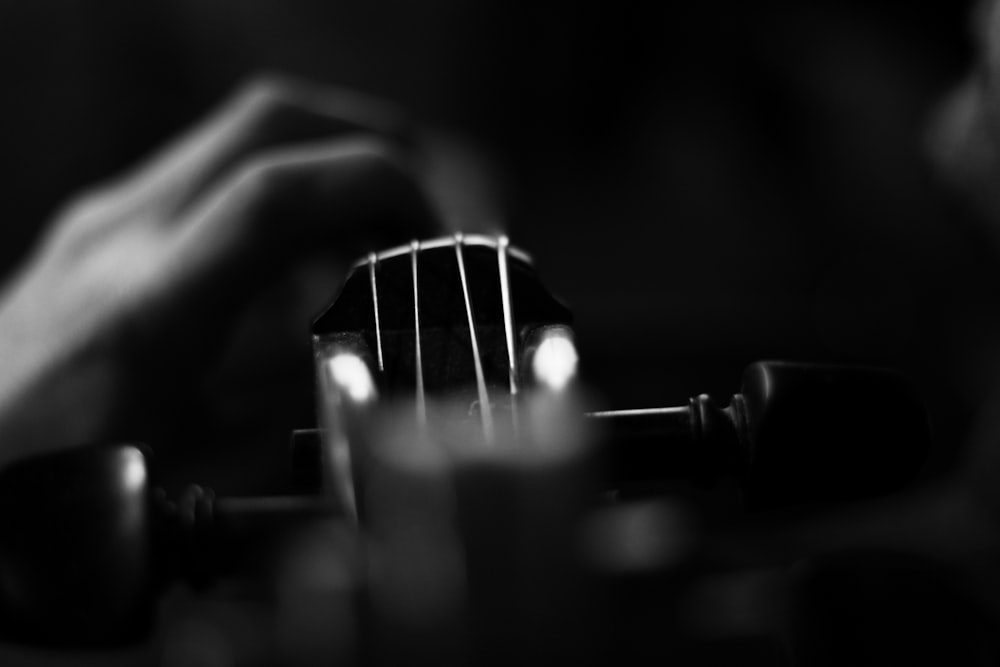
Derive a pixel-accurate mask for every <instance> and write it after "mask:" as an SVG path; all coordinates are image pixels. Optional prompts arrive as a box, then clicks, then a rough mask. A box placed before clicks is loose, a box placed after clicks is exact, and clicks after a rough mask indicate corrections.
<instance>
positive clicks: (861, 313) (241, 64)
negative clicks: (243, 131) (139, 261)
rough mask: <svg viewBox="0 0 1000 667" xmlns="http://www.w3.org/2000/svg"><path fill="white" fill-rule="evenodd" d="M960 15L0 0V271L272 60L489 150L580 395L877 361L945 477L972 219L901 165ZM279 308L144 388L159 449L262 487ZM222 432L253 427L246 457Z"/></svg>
mask: <svg viewBox="0 0 1000 667" xmlns="http://www.w3.org/2000/svg"><path fill="white" fill-rule="evenodd" d="M969 21H970V19H969V6H968V4H967V3H962V2H950V1H944V0H938V1H937V2H924V3H917V4H916V5H915V4H913V3H907V2H903V1H901V0H900V1H890V0H881V1H879V2H860V1H858V2H844V1H842V0H841V1H834V0H827V1H820V0H812V1H810V2H752V3H747V2H737V1H734V0H727V1H723V2H711V3H707V2H704V3H699V2H685V3H679V2H664V3H621V2H616V3H611V2H608V3H599V2H592V3H570V2H565V3H560V2H551V1H546V2H531V3H516V2H515V3H510V2H493V1H489V2H478V3H467V2H458V1H456V0H434V1H428V2H421V3H411V2H407V1H403V0H395V1H390V0H380V1H374V2H319V1H316V0H299V1H297V2H288V1H287V0H285V1H282V2H277V1H264V0H253V1H237V0H220V1H216V2H200V1H196V0H183V1H175V2H143V3H133V2H124V1H120V0H114V1H106V2H101V3H84V2H75V1H70V0H39V1H37V2H32V3H5V4H4V6H3V7H2V8H0V54H2V61H3V63H4V68H3V71H4V86H5V90H6V94H5V97H4V104H3V106H2V108H0V119H2V122H0V146H2V147H3V164H4V166H5V167H6V169H5V172H6V174H7V175H6V178H5V181H4V182H5V184H6V185H7V187H6V188H5V190H4V193H3V197H2V199H0V213H2V216H3V217H2V219H3V221H4V224H3V225H2V227H0V266H2V267H6V268H8V269H9V268H11V267H13V266H15V265H16V262H17V261H18V260H19V259H20V258H22V257H23V256H24V253H25V251H26V250H27V249H28V248H30V247H31V244H32V242H33V240H34V239H35V238H37V235H38V233H39V231H40V230H41V229H42V228H43V227H44V225H45V223H46V221H48V220H50V219H51V217H52V216H53V214H54V213H55V212H56V211H57V210H58V207H59V205H60V203H61V202H63V201H65V200H66V198H67V197H68V196H70V195H71V194H73V193H74V192H77V191H79V190H80V189H81V188H83V187H85V186H87V185H89V184H91V183H93V182H97V181H101V180H104V179H108V178H110V177H113V176H114V175H115V174H117V173H121V172H122V171H123V170H125V169H126V168H127V167H128V166H130V165H132V164H134V163H135V162H136V161H137V160H139V159H140V158H142V157H143V156H144V155H146V154H147V153H148V152H149V151H150V150H151V149H152V148H154V147H156V146H158V145H161V144H162V143H163V142H164V141H166V140H167V139H169V138H170V137H171V136H173V135H175V134H176V133H177V132H178V131H180V130H181V129H183V128H185V127H186V126H188V125H189V124H190V123H192V122H193V121H194V120H195V119H197V118H198V117H200V116H201V115H202V114H203V113H204V112H206V111H207V110H209V109H211V108H212V107H213V106H214V105H215V104H217V103H218V102H219V101H220V100H221V99H222V98H224V97H225V96H226V95H227V94H228V93H230V92H231V91H232V90H233V89H234V88H235V87H236V86H237V85H238V84H239V83H240V82H241V81H244V80H245V79H246V78H247V77H248V76H250V75H252V74H253V73H254V72H257V71H261V70H270V71H283V72H289V73H293V74H297V75H300V76H303V77H307V78H312V79H316V80H319V81H326V82H332V83H337V84H341V85H345V86H349V87H354V88H358V89H360V90H364V91H367V92H370V93H374V94H376V95H379V96H382V97H385V98H387V99H390V100H393V101H396V102H398V103H399V104H401V105H403V106H404V107H406V108H407V109H409V110H410V111H411V112H412V113H413V115H414V117H415V118H416V119H418V120H419V121H421V122H424V123H427V124H429V125H435V126H443V127H448V128H452V129H454V130H456V131H459V132H462V133H464V134H465V135H467V136H468V137H470V138H471V139H473V140H474V141H475V142H476V143H477V145H478V146H480V147H481V148H483V149H484V150H485V151H486V152H487V153H488V154H490V155H491V156H492V157H493V159H494V160H495V161H496V163H497V164H499V165H500V167H501V169H500V171H501V173H503V174H504V175H505V178H504V191H505V192H506V193H507V195H508V198H507V212H506V215H507V220H508V223H509V226H510V228H511V235H512V238H513V239H514V242H515V243H517V244H518V245H520V246H522V247H524V248H526V249H527V250H529V251H530V252H531V253H532V254H533V255H534V256H535V258H536V261H537V264H538V266H539V269H540V271H541V272H542V276H543V278H544V279H545V280H546V281H547V283H548V284H549V285H550V286H551V288H552V290H553V291H554V292H556V293H557V294H558V295H560V296H561V297H562V298H563V299H564V300H565V301H566V302H567V303H568V304H569V305H570V306H571V307H572V308H573V310H574V312H575V314H576V318H577V332H578V335H579V339H580V346H581V349H582V357H583V364H584V371H585V373H586V376H587V378H588V381H589V383H590V386H591V387H593V388H594V390H595V392H596V394H597V395H598V396H599V397H600V400H601V401H602V402H603V403H604V404H605V405H607V406H609V407H640V406H648V405H656V404H668V403H674V402H683V401H684V400H686V398H687V397H688V396H690V395H693V394H695V393H699V392H710V393H713V394H715V395H717V396H719V397H720V398H724V397H725V396H727V395H728V394H731V393H732V392H734V391H735V390H736V389H737V388H738V382H739V376H740V371H741V369H742V368H743V367H744V366H745V365H746V364H748V363H750V362H752V361H754V360H757V359H761V358H789V359H803V360H822V361H851V362H864V363H878V364H886V365H890V366H895V367H898V368H901V369H903V370H904V371H906V372H907V373H908V374H909V375H910V376H911V377H912V378H913V379H914V381H915V383H917V385H918V386H919V388H920V390H921V391H923V392H924V393H925V395H926V396H927V397H928V402H929V403H930V404H932V405H933V406H934V418H935V422H936V424H937V427H938V431H939V435H940V434H942V433H943V434H944V436H943V437H939V442H938V448H937V449H936V450H935V453H934V456H933V458H932V462H931V466H930V469H931V470H933V471H939V470H944V469H947V468H948V467H949V466H951V465H952V463H953V462H954V460H955V457H956V453H957V452H958V451H959V449H960V444H961V442H962V434H963V432H964V429H965V428H966V427H967V424H968V420H969V418H970V415H971V414H972V412H973V411H974V410H975V408H976V407H977V405H978V403H979V401H980V400H981V398H982V397H983V394H984V392H985V391H986V390H987V388H988V387H989V385H990V382H991V380H992V375H993V373H992V371H991V368H996V367H997V361H998V359H1000V357H998V356H997V352H998V350H997V345H996V342H995V340H994V339H995V338H996V336H995V334H996V332H997V325H998V324H1000V323H998V320H997V313H998V312H1000V311H998V310H997V309H996V308H995V307H994V306H993V302H994V294H993V292H994V286H995V269H994V265H995V262H994V261H993V259H994V256H993V252H992V248H990V247H989V246H988V244H985V243H984V242H983V239H985V238H987V237H988V234H986V233H985V231H984V229H985V224H986V223H984V222H983V221H980V220H977V219H975V218H973V217H971V216H969V215H968V214H967V213H966V212H965V211H964V210H963V209H962V208H961V207H959V206H957V205H956V202H955V201H953V200H952V199H951V198H949V196H947V193H945V192H944V191H943V190H941V189H940V188H939V187H938V185H937V180H936V178H935V176H934V174H933V173H932V171H931V170H929V169H928V167H927V160H926V158H925V153H926V151H925V148H926V127H927V122H928V119H929V117H930V116H931V115H932V114H933V112H934V110H935V109H936V108H937V107H938V105H939V104H940V102H941V101H942V100H943V99H944V97H945V96H946V94H947V93H948V91H949V90H950V89H951V88H952V87H953V86H954V85H955V84H956V83H957V82H958V81H960V80H961V79H962V77H963V76H964V75H965V73H966V71H967V70H968V67H969V64H970V62H971V58H972V44H971V38H970V36H971V31H970V30H969V27H968V26H969ZM335 287H336V286H335V285H330V286H329V290H326V293H332V292H333V290H334V289H335ZM319 305H320V304H319V303H317V304H316V306H317V307H318V306H319ZM307 324H308V323H307V322H302V323H301V326H300V325H299V324H295V325H294V326H293V327H292V328H291V329H290V330H289V329H287V328H286V330H284V331H283V333H282V334H281V335H283V336H284V337H285V338H286V339H287V338H288V337H289V336H291V337H292V338H295V339H296V340H298V341H299V342H298V343H297V345H298V346H297V347H296V348H295V351H294V352H292V353H290V356H287V355H286V356H281V355H276V357H275V358H274V359H270V360H269V359H261V358H260V357H258V358H256V359H255V360H253V361H252V362H251V363H247V360H248V357H247V356H245V355H244V356H240V355H236V357H237V359H238V361H239V362H241V363H243V365H244V368H243V369H242V370H243V371H244V372H242V374H241V373H240V372H237V373H236V374H235V377H237V379H235V380H233V379H231V378H230V379H228V380H224V381H219V382H218V383H216V384H211V382H210V383H209V384H208V385H207V386H206V387H200V388H194V387H193V388H192V391H191V395H190V396H184V397H178V398H177V404H176V405H171V406H165V407H169V408H170V417H169V419H168V421H169V422H170V425H169V429H167V431H168V432H167V433H165V434H160V435H155V434H154V435H150V438H151V439H153V440H157V439H159V440H161V441H162V442H154V444H155V445H156V446H157V447H158V448H159V449H160V450H161V451H163V452H164V457H165V459H166V460H167V461H170V460H172V459H171V457H177V460H184V461H187V462H190V463H191V464H192V465H193V466H195V467H196V468H197V467H201V468H202V469H203V470H205V471H207V470H208V468H214V469H216V472H218V471H220V470H225V471H226V473H225V474H224V475H223V474H221V473H220V475H221V478H224V479H225V480H229V481H221V482H220V483H222V484H223V485H224V486H225V485H227V484H232V485H234V486H236V487H241V488H243V487H246V488H253V487H254V485H266V483H265V482H264V481H263V480H264V478H265V477H266V475H263V473H254V472H253V471H254V470H255V469H257V468H256V464H255V463H254V461H270V462H274V461H276V460H278V459H279V458H280V457H281V456H283V455H284V453H283V450H282V446H283V442H284V437H285V436H284V434H286V433H287V429H288V427H290V426H293V425H299V426H302V425H307V424H303V423H302V422H303V421H306V422H308V421H309V420H310V419H311V414H310V410H311V398H310V396H311V390H312V388H311V375H310V370H309V361H308V338H307ZM193 325H194V326H196V324H193ZM248 326H249V327H250V328H253V322H251V323H250V324H249V325H248ZM289 331H291V333H290V334H289ZM216 334H217V332H213V331H205V335H206V336H212V335H216ZM270 335H277V334H275V333H274V332H273V331H272V332H270V333H266V332H265V333H263V334H260V335H259V336H258V338H257V339H258V340H266V339H267V336H270ZM250 347H252V346H250ZM263 348H264V349H265V350H266V349H267V346H263ZM159 353H160V354H165V355H169V354H183V353H184V351H183V350H176V349H172V348H171V347H170V345H169V341H165V342H164V348H163V349H162V350H161V351H160V352H159ZM234 363H235V362H232V361H230V366H232V365H234ZM236 365H238V364H236ZM260 368H266V369H268V370H267V372H266V373H263V372H261V373H257V371H256V370H255V369H258V370H259V369H260ZM255 373H257V374H256V375H255ZM223 376H225V374H223ZM225 377H228V376H225ZM269 383H270V386H271V387H273V386H274V385H275V383H284V384H285V385H287V386H291V387H295V388H296V391H294V392H291V393H289V392H287V391H286V392H283V393H280V396H283V397H284V399H285V400H284V403H283V402H282V400H279V399H277V398H276V396H275V392H273V391H269V390H268V387H267V385H268V384H269ZM206 403H211V404H212V407H211V408H207V407H205V404H206ZM223 404H224V405H223ZM220 405H222V406H223V407H224V408H225V410H228V412H226V416H225V417H218V416H217V415H218V414H219V410H218V409H217V408H219V407H220ZM210 413H211V414H212V415H216V416H214V417H211V418H209V417H208V416H207V415H208V414H210ZM212 419H214V420H216V421H211V420H212ZM239 434H243V435H246V434H255V438H254V439H258V440H261V441H268V442H272V443H273V442H275V441H277V442H278V443H279V444H278V445H273V444H272V445H262V446H261V448H260V451H262V452H268V453H266V454H256V455H255V454H252V453H251V452H253V451H257V450H256V449H254V448H252V447H249V446H248V445H246V444H245V443H244V442H238V441H240V439H241V438H243V435H239ZM209 440H210V441H212V442H211V443H206V441H209ZM206 444H210V445H211V447H207V446H206ZM213 452H215V453H217V455H213ZM254 456H256V457H258V458H256V459H255V458H253V457H254ZM261 457H263V458H261ZM212 461H215V463H214V464H213V463H212ZM237 463H238V465H237ZM168 467H169V466H168ZM185 470H186V468H185ZM184 474H188V473H187V472H185V473H184ZM203 474H205V475H207V476H208V477H209V478H211V477H212V476H213V475H214V474H215V473H212V472H204V473H203Z"/></svg>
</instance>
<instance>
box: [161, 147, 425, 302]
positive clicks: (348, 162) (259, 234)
mask: <svg viewBox="0 0 1000 667" xmlns="http://www.w3.org/2000/svg"><path fill="white" fill-rule="evenodd" d="M180 225H181V226H180V227H179V228H178V237H177V240H176V244H175V248H174V251H175V263H174V266H175V267H176V269H175V275H178V277H179V278H180V279H181V280H183V281H188V280H190V281H195V283H196V284H198V285H203V286H209V285H219V286H220V288H223V289H224V288H225V286H227V285H232V284H234V283H236V284H239V285H242V286H244V288H245V289H246V288H247V287H248V286H250V285H258V284H261V281H266V280H267V279H269V278H270V277H272V276H273V275H274V274H275V273H278V272H281V271H283V270H284V269H285V268H287V266H289V265H290V264H291V263H293V262H294V261H296V260H297V259H301V258H302V257H303V256H305V255H309V254H315V253H317V252H334V253H335V254H336V255H337V256H339V257H340V258H342V259H350V258H352V257H354V256H357V255H359V254H361V253H362V252H364V251H367V250H370V249H372V248H375V247H380V246H386V245H391V244H394V243H398V242H402V241H405V240H408V239H412V238H422V237H426V236H429V235H432V234H435V233H436V232H437V229H438V224H437V219H436V217H435V215H434V213H433V210H432V206H431V204H430V203H429V201H428V199H427V197H426V196H425V194H424V192H423V190H422V189H421V187H420V186H419V184H418V182H417V180H416V179H415V177H414V176H413V175H412V174H411V173H410V172H409V170H408V169H407V166H406V163H405V160H404V159H403V158H402V157H401V156H400V154H399V153H398V151H396V150H395V149H393V148H391V147H390V146H389V145H388V144H386V143H383V142H380V141H378V140H376V139H372V138H364V137H356V138H353V139H350V140H340V141H335V142H332V143H327V144H321V145H316V144H311V145H307V146H301V147H296V148H291V149H284V150H281V151H275V152H271V153H267V154H262V155H261V156H258V157H257V158H255V159H253V160H251V161H249V162H248V163H247V164H246V165H244V166H243V167H241V168H240V169H238V170H236V171H235V172H234V173H233V174H231V175H229V176H228V177H227V178H225V179H223V180H222V181H221V182H220V183H219V185H218V186H217V187H216V188H214V189H213V190H212V191H210V192H208V193H206V194H205V196H204V197H203V198H202V200H201V201H200V202H199V203H198V204H197V205H195V206H193V207H192V210H191V212H190V214H189V215H188V216H187V217H186V220H184V221H183V222H181V223H180Z"/></svg>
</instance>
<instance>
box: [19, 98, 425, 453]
mask: <svg viewBox="0 0 1000 667" xmlns="http://www.w3.org/2000/svg"><path fill="white" fill-rule="evenodd" d="M412 136H413V134H412V132H411V131H410V129H409V128H408V126H407V121H406V119H405V117H404V116H403V115H402V114H401V113H400V112H399V111H397V110H396V109H393V108H391V107H389V106H387V105H385V104H383V103H381V102H377V101H374V100H371V99H368V98H366V97H363V96H361V95H358V94H355V93H351V92H348V91H344V90H338V89H332V88H323V87H318V86H313V85H309V84H305V83H301V82H292V81H288V80H280V79H270V80H263V81H258V82H255V83H252V84H251V85H249V86H247V87H246V88H245V89H244V90H243V91H242V92H240V93H238V94H237V95H235V97H233V99H231V100H229V101H228V102H226V103H225V104H223V105H222V107H221V108H220V109H218V110H217V111H216V112H215V113H214V114H212V115H211V116H210V117H209V118H208V119H207V120H206V121H204V122H203V123H201V124H200V125H198V126H197V127H195V128H194V129H193V130H191V131H190V132H189V133H187V134H186V135H185V136H182V137H181V138H180V139H178V140H177V141H176V142H175V143H173V144H172V145H170V146H168V147H167V148H166V149H165V150H163V151H162V152H160V153H159V154H158V155H156V156H155V157H154V158H153V159H151V160H150V161H149V162H148V163H146V164H143V165H141V166H139V167H138V168H136V169H135V170H134V171H132V172H131V173H128V174H126V175H124V176H122V177H121V178H119V179H117V180H114V181H113V182H110V183H106V184H104V185H102V186H99V187H97V188H94V189H93V190H91V191H89V192H86V193H84V194H83V195H82V196H80V197H78V198H76V199H75V200H74V201H72V202H71V203H70V204H69V205H68V206H67V207H66V208H65V209H64V211H63V212H62V214H61V215H59V216H57V219H56V220H55V222H54V224H53V226H52V228H51V230H50V231H49V233H48V234H47V236H46V237H45V238H44V239H43V241H42V243H41V244H40V246H39V247H38V249H37V250H36V252H35V254H34V255H33V256H32V257H30V258H29V259H28V261H27V262H26V263H25V265H24V266H23V267H22V269H21V271H20V272H19V273H18V275H17V276H16V277H15V278H14V279H13V280H12V282H11V283H10V284H9V285H8V287H7V289H6V292H5V293H4V294H3V296H2V298H0V369H2V373H0V465H5V464H6V463H9V462H10V461H12V460H14V459H16V458H18V457H23V456H26V455H29V454H33V453H37V452H40V451H44V450H51V449H57V448H64V447H72V446H78V445H82V444H87V443H90V442H93V441H97V440H101V439H104V438H107V437H108V436H109V433H111V432H112V430H113V429H114V427H115V425H116V424H117V423H119V421H120V420H121V419H122V416H123V415H124V414H125V413H127V412H128V411H129V410H130V409H131V408H132V407H134V406H135V405H136V404H138V403H141V402H142V401H143V398H144V396H146V395H148V394H156V395H162V393H163V391H164V390H167V391H169V390H174V391H176V390H181V391H183V390H184V387H185V386H186V383H190V382H191V380H192V377H193V376H194V375H193V374H194V373H196V372H197V371H198V369H200V368H202V367H203V364H204V362H205V361H206V359H207V357H209V356H210V355H211V354H212V352H213V351H217V349H218V348H219V347H220V346H222V345H223V344H224V342H225V338H224V336H219V335H216V334H217V333H218V332H219V331H222V332H225V331H226V329H227V326H228V325H230V324H231V322H232V321H233V319H234V318H235V317H236V315H237V314H239V313H240V311H241V309H243V308H245V307H246V305H247V302H248V301H249V300H250V299H251V298H252V297H253V295H255V294H256V293H258V292H260V291H261V290H262V289H263V288H264V287H265V286H266V285H268V284H269V283H271V282H274V281H276V280H277V279H278V278H279V277H280V276H281V275H282V274H284V273H287V272H288V271H289V270H290V269H291V268H292V267H293V266H295V265H296V264H297V263H298V262H300V261H302V260H303V259H305V258H306V257H308V256H310V255H314V254H316V253H323V254H324V255H326V256H333V257H336V258H340V259H343V260H349V259H353V258H354V257H356V256H357V255H359V253H362V252H363V251H365V250H368V249H370V248H373V247H375V246H381V245H387V244H391V243H396V242H401V241H404V240H407V239H410V238H415V237H426V236H427V235H430V234H433V233H435V231H436V229H437V226H438V223H437V216H436V214H435V212H434V209H435V206H433V205H432V204H431V202H430V199H429V197H428V195H427V194H426V192H427V189H426V188H425V187H423V186H422V185H421V184H420V183H418V181H417V179H416V178H415V176H414V175H413V173H412V172H411V170H410V168H409V162H410V161H411V160H412V158H413V152H412V151H411V150H409V149H408V148H407V147H408V146H411V145H412V141H411V139H412ZM438 208H440V207H438ZM206 333H210V334H211V335H206Z"/></svg>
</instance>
